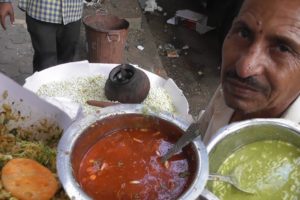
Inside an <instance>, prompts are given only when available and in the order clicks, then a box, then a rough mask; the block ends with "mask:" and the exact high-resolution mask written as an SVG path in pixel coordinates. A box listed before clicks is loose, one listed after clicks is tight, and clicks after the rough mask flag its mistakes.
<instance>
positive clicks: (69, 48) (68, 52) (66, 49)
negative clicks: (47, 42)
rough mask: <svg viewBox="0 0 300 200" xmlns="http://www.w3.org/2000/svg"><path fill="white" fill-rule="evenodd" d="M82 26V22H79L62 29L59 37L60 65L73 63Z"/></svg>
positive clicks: (58, 57) (58, 54)
mask: <svg viewBox="0 0 300 200" xmlns="http://www.w3.org/2000/svg"><path fill="white" fill-rule="evenodd" d="M80 25H81V20H78V21H76V22H72V23H69V24H67V25H62V26H61V27H60V29H59V32H58V37H57V59H58V63H66V62H71V61H73V59H74V56H75V50H76V46H77V44H78V40H79V35H80Z"/></svg>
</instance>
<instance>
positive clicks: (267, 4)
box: [241, 0, 300, 18]
mask: <svg viewBox="0 0 300 200" xmlns="http://www.w3.org/2000/svg"><path fill="white" fill-rule="evenodd" d="M249 9H251V10H254V11H262V12H264V13H265V12H271V13H274V12H280V11H281V12H284V11H288V12H287V13H286V12H284V13H282V14H287V15H295V14H298V17H299V18H300V0H263V1H262V0H245V1H244V3H243V5H242V8H241V12H244V11H246V10H249Z"/></svg>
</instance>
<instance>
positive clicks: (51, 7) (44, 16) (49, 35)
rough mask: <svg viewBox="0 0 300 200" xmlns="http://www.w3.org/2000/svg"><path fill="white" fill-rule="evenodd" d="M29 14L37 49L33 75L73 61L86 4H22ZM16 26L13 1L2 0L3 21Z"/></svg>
mask: <svg viewBox="0 0 300 200" xmlns="http://www.w3.org/2000/svg"><path fill="white" fill-rule="evenodd" d="M18 7H19V8H20V9H21V10H22V11H24V12H25V13H26V24H27V30H28V32H29V34H30V37H31V42H32V46H33V49H34V56H33V72H35V71H41V70H43V69H45V68H47V67H51V66H54V65H57V64H61V63H66V62H70V61H73V59H74V56H75V50H76V46H77V43H78V39H79V34H80V25H81V17H82V10H83V1H81V0H19V4H18ZM6 17H9V18H10V22H11V23H13V22H14V11H13V6H12V4H11V0H0V20H1V25H2V27H3V29H4V30H6V24H5V18H6Z"/></svg>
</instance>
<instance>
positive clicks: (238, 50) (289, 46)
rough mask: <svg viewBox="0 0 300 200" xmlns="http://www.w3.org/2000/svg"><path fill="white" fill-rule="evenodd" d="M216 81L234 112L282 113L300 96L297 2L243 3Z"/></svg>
mask: <svg viewBox="0 0 300 200" xmlns="http://www.w3.org/2000/svg"><path fill="white" fill-rule="evenodd" d="M221 81H222V88H223V91H224V96H225V101H226V103H227V105H228V106H230V107H232V108H233V109H235V110H237V111H239V112H242V113H244V114H249V113H264V112H266V113H268V115H269V114H270V113H272V112H274V114H275V113H276V114H277V115H278V114H281V113H282V112H283V111H284V110H285V109H286V108H287V106H288V105H289V104H290V103H291V102H292V101H293V100H294V99H295V98H296V97H297V96H298V95H299V92H300V1H299V0H263V1H262V0H246V1H245V3H244V5H243V6H242V8H241V11H240V13H239V15H238V17H237V18H236V19H235V21H234V22H233V25H232V28H231V30H230V31H229V33H228V35H227V37H226V39H225V41H224V45H223V62H222V72H221ZM276 114H275V115H276ZM274 117H276V116H274Z"/></svg>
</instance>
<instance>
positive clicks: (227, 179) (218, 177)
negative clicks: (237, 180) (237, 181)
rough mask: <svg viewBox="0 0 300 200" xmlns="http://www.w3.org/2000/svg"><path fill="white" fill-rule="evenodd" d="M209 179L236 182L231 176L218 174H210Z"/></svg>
mask: <svg viewBox="0 0 300 200" xmlns="http://www.w3.org/2000/svg"><path fill="white" fill-rule="evenodd" d="M208 180H210V181H224V182H227V183H230V184H234V183H233V182H232V180H231V178H230V177H228V176H222V175H218V174H209V175H208Z"/></svg>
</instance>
